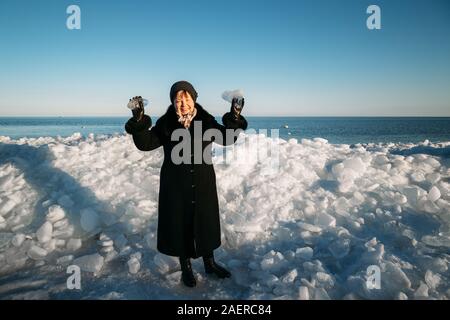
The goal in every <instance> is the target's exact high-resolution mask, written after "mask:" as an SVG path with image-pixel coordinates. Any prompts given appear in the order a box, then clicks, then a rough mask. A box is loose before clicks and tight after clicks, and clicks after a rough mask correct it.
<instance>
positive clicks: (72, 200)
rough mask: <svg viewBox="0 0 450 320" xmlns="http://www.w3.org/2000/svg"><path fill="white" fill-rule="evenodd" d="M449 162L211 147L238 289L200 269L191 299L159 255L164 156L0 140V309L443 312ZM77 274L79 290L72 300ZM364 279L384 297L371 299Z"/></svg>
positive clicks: (311, 143) (225, 249) (104, 143)
mask: <svg viewBox="0 0 450 320" xmlns="http://www.w3.org/2000/svg"><path fill="white" fill-rule="evenodd" d="M247 142H250V143H249V144H248V143H247ZM269 147H272V148H273V147H278V150H279V168H278V169H279V170H278V171H273V170H275V169H276V168H275V169H274V167H270V166H268V165H267V164H268V163H269V161H268V160H267V159H265V160H264V150H265V149H267V148H269ZM246 148H247V149H246ZM449 148H450V142H448V143H441V144H439V145H432V144H430V143H428V142H427V141H426V142H424V143H422V144H419V145H412V144H368V145H354V146H349V145H333V144H329V143H328V142H327V141H326V140H324V139H320V138H317V139H314V140H302V141H300V142H298V141H297V140H295V139H291V140H289V141H284V140H281V139H270V138H267V137H265V136H262V135H256V134H253V135H252V134H245V135H241V137H240V139H239V140H238V143H237V144H236V145H235V146H234V147H231V148H230V147H228V148H226V149H223V148H220V147H215V158H214V161H215V163H216V165H215V167H216V175H217V183H218V194H219V201H220V209H221V219H222V233H223V244H222V247H221V248H220V249H219V250H217V252H216V256H217V260H219V261H220V262H222V263H224V264H226V265H227V267H228V268H230V270H231V271H232V273H233V276H232V277H231V278H230V279H226V280H218V279H215V278H213V277H209V276H208V277H206V275H205V274H204V271H203V269H202V263H201V259H197V260H195V261H194V263H193V265H194V269H195V271H196V273H197V279H198V286H197V288H195V289H189V288H185V287H183V286H182V284H181V283H180V270H179V267H178V263H177V260H176V259H175V258H171V257H167V256H165V255H161V254H159V253H158V252H157V250H156V226H157V206H158V204H157V199H158V189H159V171H160V166H161V164H162V156H163V154H162V148H160V149H158V150H155V151H152V152H141V151H138V150H137V149H136V148H135V147H134V144H133V142H132V139H131V137H130V136H126V135H113V136H94V135H92V134H91V135H89V136H88V137H82V136H81V135H80V134H74V135H72V136H71V137H68V138H60V137H58V138H50V137H41V138H38V139H27V138H23V139H19V140H11V139H10V138H8V137H0V299H22V298H61V299H67V298H75V299H97V298H100V299H204V298H207V299H216V298H220V299H330V298H331V299H448V298H450V281H449V276H450V273H449V270H448V267H449V262H450V251H449V250H450V232H449V231H450V230H449V226H450V193H449V190H450V178H449V177H450V169H449V154H450V152H449ZM242 150H245V152H243V153H242V152H240V151H242ZM258 150H259V151H258ZM258 152H259V153H260V154H261V152H262V154H263V155H262V156H260V158H259V161H258V158H257V155H258ZM224 154H226V155H227V156H230V155H233V154H235V155H236V157H237V158H236V159H240V158H239V155H241V156H242V154H245V155H246V156H247V158H246V161H238V160H236V161H233V162H231V163H230V164H225V163H223V157H222V156H223V155H224ZM271 170H272V171H271ZM73 264H75V265H78V266H80V268H81V269H82V270H83V271H82V279H81V285H82V288H81V290H68V289H67V287H66V279H67V277H68V276H70V274H67V273H66V269H67V266H69V265H73ZM370 265H376V266H378V267H379V268H380V270H381V289H379V290H377V289H372V290H370V289H368V288H367V286H366V278H367V273H366V270H367V268H368V266H370Z"/></svg>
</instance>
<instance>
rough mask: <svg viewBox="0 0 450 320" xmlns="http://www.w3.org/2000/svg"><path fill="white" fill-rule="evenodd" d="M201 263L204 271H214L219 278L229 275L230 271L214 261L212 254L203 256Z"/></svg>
mask: <svg viewBox="0 0 450 320" xmlns="http://www.w3.org/2000/svg"><path fill="white" fill-rule="evenodd" d="M203 263H204V264H205V272H206V273H214V274H215V275H216V276H218V277H219V278H229V277H231V273H230V272H229V271H228V270H227V269H225V268H224V267H222V266H220V265H218V264H217V263H216V262H215V261H214V255H212V254H209V255H207V256H203Z"/></svg>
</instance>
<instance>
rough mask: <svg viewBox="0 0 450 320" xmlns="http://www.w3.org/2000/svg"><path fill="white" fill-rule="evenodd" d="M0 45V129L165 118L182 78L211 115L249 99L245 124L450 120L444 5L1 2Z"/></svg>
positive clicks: (448, 20) (449, 30)
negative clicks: (140, 106) (26, 118)
mask: <svg viewBox="0 0 450 320" xmlns="http://www.w3.org/2000/svg"><path fill="white" fill-rule="evenodd" d="M71 4H77V5H79V6H80V8H81V30H68V29H67V28H66V19H67V17H68V14H67V13H66V8H67V7H68V6H69V5H71ZM371 4H377V5H379V6H380V7H381V20H382V29H381V30H372V31H371V30H368V29H367V27H366V19H367V17H368V14H367V13H366V9H367V7H368V6H369V5H371ZM0 41H1V48H0V64H1V68H0V115H3V116H4V115H42V116H46V115H105V116H107V115H118V116H124V115H128V114H129V110H128V109H126V103H127V101H128V98H129V97H131V96H133V95H142V96H144V97H146V98H148V99H150V101H151V102H150V108H149V111H148V113H150V114H152V115H160V114H161V113H163V112H164V111H165V109H166V108H167V106H168V105H169V104H170V102H169V98H168V96H169V89H170V86H171V85H172V83H173V82H175V81H177V80H182V79H183V80H188V81H190V82H192V83H193V84H194V86H195V87H196V89H197V91H198V93H199V98H198V102H199V103H200V104H202V105H203V106H204V107H205V108H206V109H207V110H209V111H210V112H211V113H213V114H215V115H220V114H222V113H224V112H225V111H227V110H228V109H229V104H228V102H225V101H224V100H222V99H221V93H222V92H223V91H225V90H231V89H238V88H241V89H243V90H244V92H245V96H246V106H245V108H244V113H245V114H247V115H279V116H286V115H296V116H336V115H337V116H359V115H361V116H372V115H373V116H376V115H394V116H396V115H398V116H413V115H418V116H422V115H425V116H450V93H449V92H450V90H449V88H450V59H449V58H450V2H449V1H446V0H441V1H440V0H428V1H426V0H416V1H414V0H410V1H406V0H404V1H401V0H390V1H379V0H371V1H365V0H354V1H353V0H345V1H334V0H328V1H325V0H319V1H317V0H316V1H313V0H307V1H300V0H297V1H283V0H280V1H275V0H270V1H257V0H240V1H234V0H227V1H224V0H223V1H217V0H210V1H202V0H196V1H173V0H172V1H148V0H146V1H144V0H142V1H138V0H127V1H125V0H116V1H102V0H84V1H65V0H48V1H44V0H43V1H20V0H2V1H1V2H0Z"/></svg>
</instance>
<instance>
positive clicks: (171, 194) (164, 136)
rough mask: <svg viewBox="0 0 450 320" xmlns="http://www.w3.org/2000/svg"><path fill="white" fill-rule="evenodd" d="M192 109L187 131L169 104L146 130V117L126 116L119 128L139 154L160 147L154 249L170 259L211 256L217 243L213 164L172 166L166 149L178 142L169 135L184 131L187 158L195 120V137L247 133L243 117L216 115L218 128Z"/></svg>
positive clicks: (148, 122) (205, 144)
mask: <svg viewBox="0 0 450 320" xmlns="http://www.w3.org/2000/svg"><path fill="white" fill-rule="evenodd" d="M195 107H196V108H197V114H196V116H195V118H194V119H193V120H192V122H191V125H190V127H189V129H184V127H183V126H182V125H181V124H180V123H179V122H178V117H177V114H176V112H175V108H174V106H173V105H171V106H169V108H168V109H167V112H166V113H165V114H164V115H163V116H162V117H161V118H159V119H158V121H156V125H155V126H154V127H152V128H151V129H150V130H148V129H149V128H150V127H151V119H150V117H149V116H147V115H146V116H145V118H144V119H143V120H142V121H141V122H140V123H137V122H136V121H135V120H134V119H133V118H131V119H130V120H128V122H127V123H126V125H125V130H126V131H127V132H128V133H130V134H132V135H133V141H134V144H135V145H136V147H137V148H138V149H139V150H142V151H150V150H153V149H156V148H158V147H160V146H163V148H164V162H163V164H162V167H161V179H160V190H159V204H158V240H157V248H158V250H159V251H160V252H161V253H164V254H167V255H170V256H178V257H179V256H182V257H193V258H196V257H200V256H203V255H205V254H208V253H210V252H212V251H213V250H214V249H216V248H218V247H219V246H220V244H221V239H220V219H219V203H218V199H217V189H216V174H215V172H214V166H213V165H212V164H211V162H210V161H208V160H207V161H205V159H202V160H201V163H199V164H192V163H181V164H175V163H173V162H172V159H171V154H172V149H173V148H174V147H175V146H176V145H177V144H178V143H179V142H178V141H171V135H172V132H173V131H174V130H175V129H177V128H181V129H184V130H187V131H188V132H189V135H190V137H191V142H192V143H191V148H189V149H190V150H189V151H190V158H191V159H193V152H192V151H193V150H194V149H193V143H194V139H197V137H198V136H195V135H194V127H195V124H194V123H195V122H197V125H198V124H199V123H198V121H200V122H201V124H202V133H201V135H200V136H201V137H202V136H203V133H204V132H205V131H206V130H207V129H210V128H215V129H218V130H220V132H221V133H222V135H223V137H225V136H226V133H225V130H226V129H234V130H239V131H238V132H236V133H237V134H238V133H239V132H240V130H241V129H243V130H245V129H247V120H246V119H245V118H244V117H243V116H240V119H237V120H236V119H234V118H233V116H232V115H231V113H229V112H228V113H226V114H225V115H224V116H223V117H222V122H223V124H224V125H221V124H219V123H218V122H217V121H216V120H215V119H214V117H213V116H212V115H211V114H209V113H208V112H207V111H206V110H204V109H203V108H202V107H201V106H200V105H199V104H196V105H195ZM212 140H213V141H214V139H212ZM236 140H237V137H235V138H234V139H231V141H218V140H217V141H214V142H217V143H220V144H221V145H229V144H233V143H234V142H235V141H236ZM225 142H226V143H225ZM201 145H202V154H204V153H203V152H204V151H205V149H207V150H206V152H205V153H206V154H209V155H211V147H212V142H211V141H202V142H201ZM176 150H177V149H176ZM181 154H182V152H181ZM202 158H203V157H202ZM189 162H191V161H189ZM192 162H193V161H192Z"/></svg>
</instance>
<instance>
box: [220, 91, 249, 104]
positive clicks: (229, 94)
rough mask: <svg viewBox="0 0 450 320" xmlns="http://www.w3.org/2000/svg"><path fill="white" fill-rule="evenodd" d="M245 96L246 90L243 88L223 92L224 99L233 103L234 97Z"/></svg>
mask: <svg viewBox="0 0 450 320" xmlns="http://www.w3.org/2000/svg"><path fill="white" fill-rule="evenodd" d="M242 97H244V91H242V89H237V90H230V91H225V92H224V93H222V99H224V100H225V101H228V102H229V103H231V102H232V101H233V98H242Z"/></svg>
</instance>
